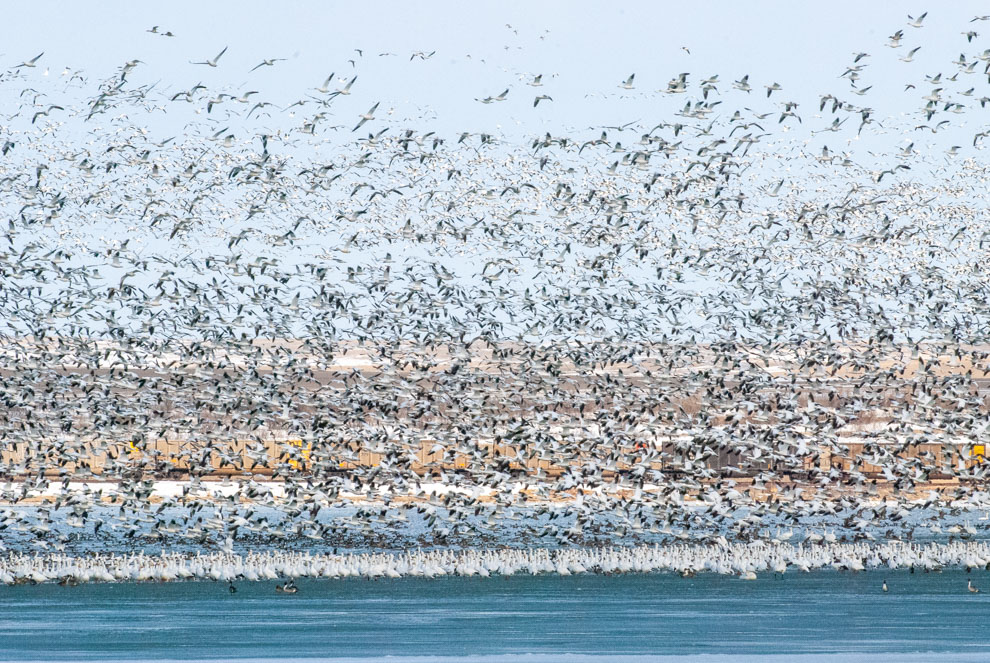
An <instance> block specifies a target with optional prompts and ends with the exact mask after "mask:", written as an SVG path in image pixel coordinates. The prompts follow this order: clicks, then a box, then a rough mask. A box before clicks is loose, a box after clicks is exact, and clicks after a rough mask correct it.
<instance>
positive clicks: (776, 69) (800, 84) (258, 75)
mask: <svg viewBox="0 0 990 663" xmlns="http://www.w3.org/2000/svg"><path fill="white" fill-rule="evenodd" d="M926 9H931V10H932V11H931V12H930V14H929V16H928V17H927V18H926V19H925V22H924V27H923V28H921V29H916V28H912V27H909V26H908V25H907V20H908V19H907V16H908V14H912V15H915V16H917V15H918V14H920V13H921V12H924V11H925V10H926ZM985 9H986V5H985V4H983V3H978V2H952V3H938V4H936V5H933V6H931V7H926V6H924V5H922V4H917V5H915V4H911V3H907V4H905V3H877V2H865V3H864V2H841V1H840V2H830V3H807V2H747V3H739V2H699V3H684V2H678V3H666V2H641V3H589V2H540V3H529V2H470V3H466V2H431V3H404V2H402V3H400V2H394V3H374V4H364V3H355V2H347V3H330V2H326V3H323V2H307V3H303V2H291V3H283V4H280V5H279V6H276V5H274V4H273V3H261V2H208V3H203V2H186V1H181V0H180V1H176V2H162V3H134V2H100V3H77V2H71V3H63V2H37V3H19V4H15V5H11V6H10V7H8V8H7V9H6V12H5V21H4V26H3V27H2V28H0V35H2V44H3V46H2V50H0V52H2V53H3V55H2V59H0V61H2V62H3V63H4V64H5V65H6V66H13V65H16V64H18V63H19V62H21V61H23V60H26V59H29V58H31V57H33V56H35V55H36V54H38V53H39V52H41V51H44V52H45V56H44V57H43V58H42V60H41V61H39V67H38V68H37V69H35V70H31V71H29V72H28V74H29V76H41V75H42V72H43V70H44V69H45V68H46V67H47V68H49V70H50V74H49V75H50V76H55V75H57V74H58V73H59V72H61V70H62V68H63V67H64V66H69V67H71V68H73V69H84V70H86V71H87V72H88V73H89V75H90V76H94V77H95V76H101V75H104V74H106V75H109V74H110V73H111V72H112V71H113V69H114V68H116V67H119V66H120V65H121V64H122V63H123V62H125V61H127V60H132V59H140V60H142V61H144V62H145V63H146V64H145V65H143V66H141V67H139V68H138V69H137V70H135V72H133V74H132V75H131V80H132V81H134V82H138V81H144V82H154V81H157V80H161V83H160V86H161V87H163V88H168V89H170V90H175V91H177V90H179V89H182V88H183V87H185V86H188V87H191V86H192V85H193V84H195V83H196V82H199V81H202V82H203V83H204V84H206V85H207V86H209V87H211V88H212V89H218V88H228V89H231V90H232V91H240V92H243V91H247V90H259V91H260V94H259V95H258V96H257V97H256V99H266V100H271V101H273V102H274V103H277V104H280V105H281V104H283V103H286V102H289V103H291V101H292V100H295V99H300V98H304V95H305V94H306V93H307V91H309V92H312V91H313V88H315V87H316V86H317V85H319V84H320V83H322V82H323V80H324V79H325V78H326V76H328V75H329V74H330V73H331V72H336V73H337V75H338V77H342V78H349V77H351V76H353V75H358V76H359V79H358V83H357V84H355V86H354V89H353V94H352V95H351V96H350V97H348V98H342V99H338V100H337V101H336V102H335V104H334V108H333V113H334V114H335V115H334V118H335V119H334V121H338V120H339V122H340V123H341V124H345V125H348V126H350V125H352V124H353V122H354V120H355V119H356V117H357V114H358V113H361V112H364V111H365V110H367V108H368V107H369V106H370V105H371V104H373V103H374V102H376V101H381V102H382V108H383V110H386V111H387V109H394V111H393V114H394V117H395V118H396V119H401V120H405V121H408V122H415V121H419V122H422V123H423V124H426V123H429V124H430V126H431V128H436V129H439V130H449V131H460V130H471V129H477V130H482V129H483V130H492V128H493V127H494V126H495V125H501V128H502V129H503V130H506V131H509V128H510V127H519V128H521V130H522V131H523V132H524V133H532V132H537V131H547V130H549V131H552V132H553V131H560V130H563V129H574V128H581V129H584V128H586V126H590V125H600V124H613V123H616V122H620V121H621V122H628V121H631V120H637V119H639V120H641V121H642V122H643V123H648V122H651V121H652V120H653V119H654V118H656V119H659V118H661V117H664V116H665V115H666V114H667V112H668V111H669V110H672V109H675V108H679V107H680V106H681V105H682V104H683V103H684V101H685V97H686V96H695V95H670V96H666V95H657V94H655V92H656V90H659V89H663V88H665V87H666V84H667V81H668V80H670V78H671V77H673V76H674V75H676V74H678V73H680V72H690V74H691V77H690V79H689V82H690V83H691V84H692V85H697V83H698V82H699V81H700V80H701V79H702V78H704V77H707V76H710V75H712V74H716V73H717V74H719V75H720V78H721V84H720V86H719V92H720V94H721V95H722V98H724V99H726V105H727V106H728V105H729V104H730V103H732V100H733V99H735V98H738V101H739V104H738V105H740V106H743V105H745V106H749V107H753V108H754V110H756V109H757V108H761V109H771V108H772V109H776V108H777V106H778V105H779V103H781V102H783V101H785V100H794V101H799V102H800V103H801V107H800V113H801V114H802V116H803V117H804V118H805V120H806V121H809V120H810V119H811V116H812V115H814V114H815V113H817V99H818V96H817V95H819V94H824V93H834V94H845V92H846V90H847V89H848V88H849V84H848V82H847V81H846V80H845V79H840V78H839V75H840V74H842V72H843V71H844V68H845V66H846V65H848V64H850V63H851V62H852V54H853V53H854V52H859V51H865V52H868V53H870V54H871V55H872V57H871V58H868V59H866V60H865V61H864V63H868V64H869V65H870V66H869V67H868V68H867V69H866V70H865V71H864V72H863V73H862V76H863V78H862V80H861V82H860V87H865V86H866V85H873V86H874V87H873V89H872V90H871V91H870V92H869V94H867V95H865V96H863V97H852V98H851V99H852V100H853V101H856V102H857V103H859V104H860V105H869V106H871V107H873V108H876V109H877V110H878V115H879V116H881V117H882V116H883V115H884V114H885V111H890V112H900V111H902V110H904V109H905V108H906V107H908V106H910V107H911V108H914V107H916V106H920V105H921V103H920V102H919V103H917V104H916V103H914V101H913V99H912V98H911V97H905V96H904V95H903V92H902V91H903V87H904V85H905V83H908V82H912V83H915V84H916V85H918V88H917V91H916V92H915V94H916V95H918V96H920V95H922V94H924V93H925V88H924V78H923V77H924V75H925V74H929V75H932V74H935V73H937V72H939V71H943V72H945V73H946V74H950V73H951V72H953V71H954V70H955V69H954V67H953V65H951V64H950V61H951V60H952V59H953V58H955V57H957V56H958V53H959V52H961V51H964V50H968V51H969V52H971V53H972V52H974V51H975V48H974V47H976V46H977V45H978V44H981V43H982V44H984V46H982V47H981V48H980V49H979V50H982V48H985V47H987V46H990V41H988V40H986V39H984V38H983V37H982V36H981V37H979V38H977V39H976V40H975V41H974V43H972V44H967V42H966V38H965V37H964V36H963V35H962V34H960V32H961V31H964V30H966V29H969V28H972V29H974V30H977V31H981V30H982V29H983V26H987V29H988V30H990V23H985V22H976V23H972V24H971V23H969V20H970V19H971V18H972V17H973V16H975V15H976V14H978V13H982V11H983V10H985ZM506 24H509V25H511V26H512V28H511V29H510V28H508V27H506ZM152 25H159V26H160V30H161V31H165V30H170V31H172V32H173V33H175V35H176V36H175V37H174V38H165V37H159V36H157V35H152V34H148V33H146V32H145V30H146V29H148V28H150V27H151V26H152ZM898 29H901V30H904V32H905V37H904V41H903V43H904V46H902V47H901V48H899V49H891V48H888V47H886V46H884V44H885V43H886V42H887V38H888V36H889V35H891V34H892V33H894V32H895V31H896V30H898ZM988 36H990V33H988ZM916 45H920V46H922V49H921V51H920V52H919V53H918V54H917V55H916V56H915V60H914V61H913V62H911V63H903V62H900V61H899V60H898V58H899V57H902V56H904V55H906V53H907V51H909V50H910V49H911V48H913V47H914V46H916ZM224 46H228V47H229V50H228V51H227V53H226V54H225V55H224V57H223V58H222V59H221V60H220V62H219V65H220V66H218V67H217V68H215V69H214V68H210V67H205V66H197V65H192V64H189V61H190V60H205V59H207V58H212V57H213V56H215V55H216V54H217V53H218V52H219V51H220V50H221V49H222V48H223V47H224ZM682 46H685V47H687V48H688V49H689V50H690V51H691V53H690V55H688V53H686V52H685V51H684V50H682V49H681V47H682ZM355 48H359V49H362V50H363V52H364V53H363V57H359V56H358V54H357V53H356V52H355V51H354V50H353V49H355ZM434 50H435V51H436V55H435V56H434V57H433V58H432V59H430V60H428V61H422V60H419V59H416V60H414V61H412V62H410V60H409V58H410V55H411V54H412V53H413V52H416V51H424V52H427V53H429V52H430V51H434ZM382 52H390V53H395V54H396V56H395V57H392V56H386V57H379V56H378V54H379V53H382ZM469 56H470V57H469ZM271 57H281V58H287V60H286V61H285V62H278V63H276V65H275V66H274V67H262V68H260V69H259V70H257V71H255V72H253V73H249V70H250V69H251V68H252V67H254V66H255V65H257V64H258V63H259V62H260V61H261V60H262V59H263V58H271ZM349 59H354V60H355V63H354V65H351V64H350V63H348V60H349ZM981 69H982V67H981ZM633 72H635V73H636V80H635V86H636V89H635V90H632V91H625V90H622V89H621V88H619V87H618V84H619V82H621V81H622V80H624V79H625V78H626V77H627V76H628V75H629V74H630V73H633ZM535 73H543V75H544V86H543V87H542V88H530V87H528V86H526V85H525V75H527V74H535ZM745 74H750V82H751V84H752V85H753V88H754V89H753V92H752V93H750V94H748V95H745V94H744V93H742V92H739V91H736V90H732V89H731V83H732V81H733V80H736V79H738V78H739V77H741V76H743V75H745ZM976 78H980V79H981V81H982V82H985V80H983V77H980V76H978V77H976ZM981 81H975V83H977V84H978V83H979V82H981ZM773 82H777V83H779V84H780V85H781V86H782V88H783V90H782V91H780V92H777V93H775V94H774V95H773V97H772V98H771V99H770V100H769V101H768V100H767V99H766V96H765V90H764V88H763V87H762V86H763V85H765V84H770V83H773ZM919 83H920V84H919ZM505 88H510V94H509V97H508V99H507V101H506V102H504V103H495V104H489V105H484V104H480V103H478V102H476V101H475V98H483V97H485V96H489V95H497V94H498V93H500V92H501V91H502V90H503V89H505ZM537 93H542V94H548V95H550V96H552V97H553V102H548V103H544V104H541V105H540V106H539V107H538V108H536V109H534V108H533V107H532V102H533V99H534V97H535V94H537ZM620 95H621V97H622V99H621V100H620V99H619V97H620ZM733 95H734V97H733ZM846 96H847V97H848V95H846ZM905 100H907V101H908V103H905ZM960 119H962V118H960ZM369 128H370V127H369Z"/></svg>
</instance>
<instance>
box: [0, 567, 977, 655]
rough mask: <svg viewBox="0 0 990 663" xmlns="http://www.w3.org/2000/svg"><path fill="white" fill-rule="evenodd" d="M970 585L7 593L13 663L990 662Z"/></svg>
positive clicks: (345, 584)
mask: <svg viewBox="0 0 990 663" xmlns="http://www.w3.org/2000/svg"><path fill="white" fill-rule="evenodd" d="M884 579H886V581H887V583H888V585H889V587H890V592H889V593H887V594H884V593H883V592H882V591H881V588H880V587H881V584H882V582H883V580H884ZM970 579H972V581H973V583H974V585H976V586H978V587H984V589H985V590H988V591H990V574H987V573H986V572H985V571H979V572H973V573H971V574H967V573H965V572H964V571H946V572H943V573H931V574H926V573H921V572H918V573H914V574H912V573H910V572H908V571H897V572H887V573H882V572H879V571H871V572H865V573H858V574H851V573H839V572H833V571H823V572H818V573H811V574H792V573H788V574H786V575H783V576H779V577H773V576H771V575H763V576H761V577H760V578H759V579H757V580H755V581H749V582H747V581H743V580H739V579H737V578H733V577H726V576H718V575H714V574H703V575H699V576H697V577H695V578H690V579H684V578H680V577H677V576H675V575H669V574H648V575H622V576H611V577H605V576H595V575H581V576H568V577H560V576H555V575H546V576H513V577H507V578H494V577H493V578H487V579H481V578H445V579H440V580H425V579H417V578H404V579H399V580H378V581H369V580H358V579H346V580H305V579H301V580H299V581H298V585H299V587H300V591H299V593H298V594H295V595H282V594H276V593H275V591H274V587H275V583H273V582H259V583H247V582H244V583H239V584H238V585H237V592H236V593H234V594H231V593H230V592H229V590H228V587H227V585H225V584H223V583H211V582H180V583H166V584H155V583H124V584H91V585H83V586H79V587H72V588H69V587H59V586H57V585H53V584H44V585H37V586H16V587H3V588H0V643H2V644H0V660H32V661H34V660H149V661H150V660H184V661H189V660H234V659H238V660H265V661H273V660H293V659H295V660H335V661H342V660H358V659H360V660H365V661H367V660H377V659H383V658H385V657H389V658H388V660H390V661H393V662H394V661H399V662H408V661H425V660H437V657H441V660H447V661H479V662H480V661H512V662H514V663H530V662H532V663H547V662H549V661H563V660H568V661H581V660H588V661H605V660H609V661H613V660H620V661H621V660H628V661H665V660H668V659H669V660H681V659H684V658H686V659H687V660H696V661H728V660H733V661H739V660H742V661H747V660H750V661H765V660H774V658H776V659H777V660H780V661H785V660H787V661H807V662H810V661H856V660H867V659H869V660H871V661H876V660H880V661H905V660H907V661H924V660H931V659H933V658H935V657H937V658H938V660H940V661H976V660H987V659H990V639H988V638H987V637H986V634H987V631H986V626H987V623H988V619H990V599H988V596H990V594H987V593H980V594H971V593H969V592H968V591H967V588H966V584H967V580H970ZM620 656H621V658H620ZM768 656H772V657H774V658H768Z"/></svg>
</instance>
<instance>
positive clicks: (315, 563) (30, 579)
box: [0, 542, 990, 594]
mask: <svg viewBox="0 0 990 663" xmlns="http://www.w3.org/2000/svg"><path fill="white" fill-rule="evenodd" d="M949 567H959V568H965V569H966V570H967V572H971V571H973V570H976V569H984V568H990V545H988V544H987V543H986V542H980V543H973V542H970V543H953V544H951V545H938V544H927V545H917V544H905V543H885V544H881V545H864V544H851V543H835V544H826V545H821V546H811V547H805V546H800V545H798V546H794V545H790V544H787V543H778V544H770V543H757V544H738V543H737V544H728V545H726V546H723V547H718V548H712V549H702V548H700V547H698V546H683V545H673V546H636V547H603V548H578V549H557V550H548V549H545V548H529V549H523V550H512V549H501V550H480V549H472V550H462V551H453V550H434V551H422V550H416V551H408V552H399V553H364V554H347V555H332V554H311V553H298V552H296V553H287V552H283V551H265V552H256V553H250V554H247V555H244V556H241V555H229V554H224V553H210V554H197V555H193V556H189V555H175V554H163V555H144V554H127V555H116V554H101V555H91V556H87V557H75V556H65V555H51V556H46V557H44V558H39V557H36V556H29V555H11V556H9V557H8V558H6V559H0V583H3V584H6V585H21V584H39V583H46V582H57V583H59V584H61V585H64V586H77V585H80V584H84V583H93V582H174V581H183V580H210V581H214V582H224V583H227V584H228V586H229V587H230V589H231V593H235V592H236V586H235V585H234V583H235V582H240V581H248V582H259V581H273V580H274V581H281V583H280V584H278V585H276V591H277V592H279V593H288V594H294V593H297V592H298V586H297V585H296V584H295V580H296V579H298V578H332V579H341V578H364V579H366V580H377V579H387V578H437V577H443V576H460V577H472V576H474V577H481V578H488V577H493V576H501V577H506V576H512V575H516V574H526V573H528V574H531V575H540V574H548V573H549V574H556V575H559V576H569V575H575V574H589V573H594V574H603V575H618V574H626V573H676V574H678V575H681V576H682V577H685V578H690V577H693V576H695V575H697V574H698V573H716V574H720V575H729V576H737V577H739V578H740V579H742V580H756V579H757V578H758V575H757V574H758V573H766V574H774V575H776V576H779V575H783V574H785V573H787V572H788V571H791V572H803V573H810V572H811V571H813V570H822V569H831V570H838V571H848V572H852V573H856V572H860V571H866V570H877V569H891V570H892V569H910V572H911V573H916V572H917V573H938V572H941V571H942V570H943V569H944V568H949ZM968 587H969V591H970V592H973V593H976V592H978V591H979V588H978V587H976V586H975V585H973V583H972V580H970V581H969V582H968ZM881 589H882V590H883V591H884V592H886V591H888V590H889V587H888V586H887V581H886V580H884V581H883V585H882V586H881Z"/></svg>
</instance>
